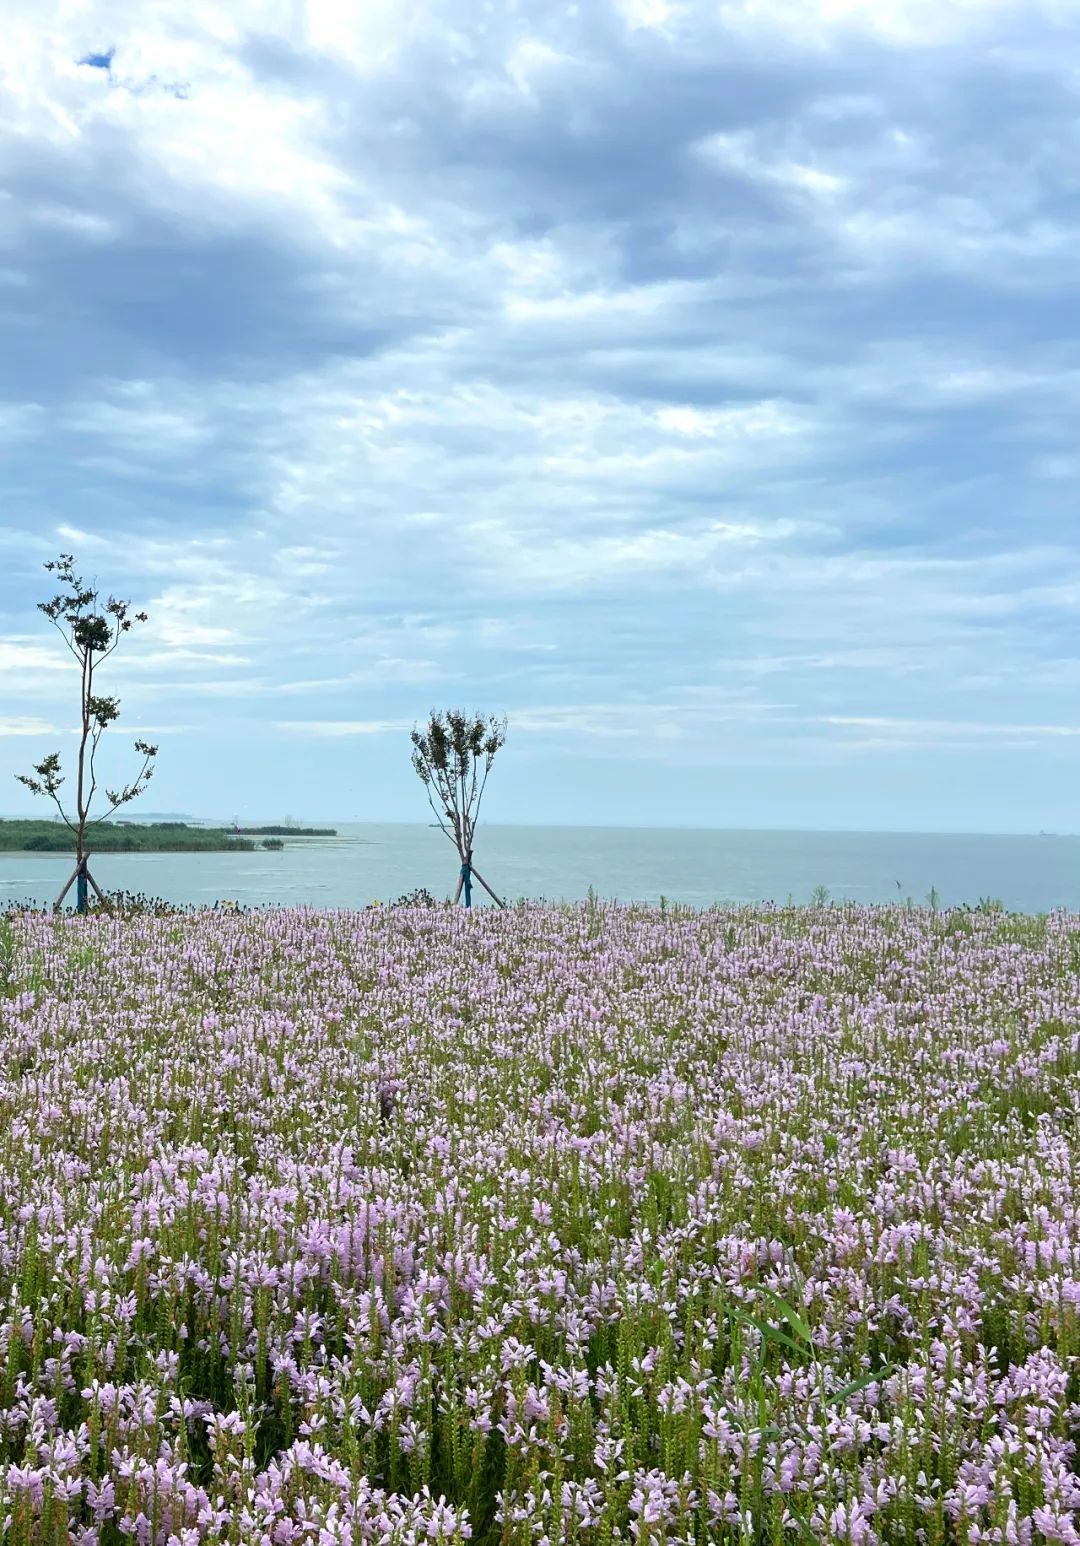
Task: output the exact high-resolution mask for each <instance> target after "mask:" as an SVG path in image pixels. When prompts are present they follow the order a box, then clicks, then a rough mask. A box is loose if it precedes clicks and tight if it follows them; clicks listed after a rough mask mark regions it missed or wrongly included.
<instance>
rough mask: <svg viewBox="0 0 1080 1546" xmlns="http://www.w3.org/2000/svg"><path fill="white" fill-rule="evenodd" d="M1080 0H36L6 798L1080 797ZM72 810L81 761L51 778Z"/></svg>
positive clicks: (6, 686) (26, 145)
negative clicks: (442, 761)
mask: <svg viewBox="0 0 1080 1546" xmlns="http://www.w3.org/2000/svg"><path fill="white" fill-rule="evenodd" d="M1078 61H1080V0H1056V3H1045V4H1041V3H1037V0H1023V3H1020V4H1013V3H1010V0H952V3H949V0H578V3H576V4H564V3H556V0H519V3H516V4H515V3H513V0H502V3H494V0H488V3H482V0H476V3H470V4H468V5H464V4H462V3H461V0H363V3H362V4H361V3H346V0H229V3H228V4H219V3H215V0H205V3H203V4H201V5H199V6H192V5H190V3H188V0H153V3H145V0H138V3H124V0H82V3H72V0H63V3H59V0H46V3H42V0H7V3H6V5H5V48H4V50H3V53H2V55H0V337H2V339H3V345H2V348H0V810H4V811H6V812H7V813H8V814H27V815H28V814H32V813H33V812H34V811H36V810H38V809H39V807H38V806H37V805H36V804H35V802H34V801H33V799H32V797H31V796H30V795H29V794H27V793H25V792H24V791H23V790H22V789H21V788H20V786H19V785H17V784H16V783H15V781H14V778H13V774H14V773H16V772H18V771H21V770H24V769H26V768H28V767H29V766H30V765H31V763H33V762H36V761H39V760H40V757H41V756H42V755H43V754H44V753H45V752H48V751H51V750H59V751H60V752H61V753H62V755H64V756H67V757H70V754H71V750H72V747H73V745H74V737H73V734H72V726H73V723H74V720H75V710H76V704H77V688H78V683H77V679H76V678H75V677H74V676H73V674H72V668H71V665H70V662H69V661H68V660H67V658H66V657H65V655H64V652H63V646H62V644H61V641H60V640H59V639H58V638H57V637H56V636H55V634H54V633H52V632H51V630H50V627H49V624H48V622H47V620H46V619H45V618H44V617H42V616H41V615H40V614H39V613H38V612H36V611H35V603H36V602H37V601H39V600H41V599H42V598H44V597H46V596H48V595H49V594H51V591H50V588H49V583H48V576H47V575H45V574H44V572H43V570H42V568H41V566H42V564H43V563H44V562H45V561H46V560H47V559H49V558H51V557H52V556H54V555H55V554H56V553H58V552H61V551H63V552H71V553H73V554H74V555H75V556H76V559H77V561H78V564H79V567H80V569H81V570H82V572H83V573H84V574H86V575H87V576H89V577H96V579H97V581H98V583H99V584H100V585H101V587H102V590H103V591H104V592H110V591H111V592H115V593H116V594H117V595H120V596H124V597H130V598H131V599H132V600H133V601H134V602H136V603H137V604H139V605H141V606H144V607H145V608H146V610H147V612H148V613H149V615H150V621H149V623H147V624H146V626H145V627H144V628H143V629H142V630H140V631H139V632H137V633H133V634H132V635H130V636H129V637H128V638H127V639H125V641H124V647H123V648H122V649H121V650H120V651H118V652H117V654H116V656H115V657H114V659H112V660H111V661H110V662H109V663H108V666H107V667H106V672H107V683H106V681H105V680H104V679H103V685H109V686H110V690H112V691H114V692H115V693H116V694H117V695H118V696H119V697H120V699H121V703H122V719H121V721H120V724H119V726H118V727H117V729H116V730H114V731H112V732H110V742H111V749H110V753H109V761H108V768H107V771H108V772H109V773H111V774H113V775H114V778H115V780H116V781H117V782H119V781H121V779H122V777H123V775H124V774H125V773H127V772H129V771H131V770H132V769H133V767H134V765H135V762H136V758H135V753H134V749H133V746H132V739H133V737H136V736H145V737H147V738H151V739H153V740H156V741H157V742H158V743H159V744H160V748H161V750H160V754H159V759H158V773H157V776H156V778H155V781H154V784H153V785H152V787H151V789H150V791H149V792H148V793H147V795H146V797H145V799H144V801H143V806H144V809H146V810H147V811H183V812H191V813H193V814H196V815H201V816H222V817H231V816H233V815H237V814H239V815H241V816H247V817H251V818H255V817H262V818H264V819H272V818H274V817H282V816H284V815H292V816H295V817H297V818H308V819H315V818H325V819H329V818H335V819H338V820H350V819H356V820H366V819H370V820H423V819H425V817H426V806H425V805H424V800H423V791H422V789H421V788H420V785H419V784H418V783H417V781H416V780H415V777H414V775H413V774H412V772H411V769H410V766H409V731H410V729H411V728H412V726H413V724H414V723H415V722H417V721H418V720H422V719H423V717H424V716H425V715H426V713H428V712H429V711H430V710H431V709H432V708H433V707H443V706H451V705H462V706H466V707H474V708H477V709H479V710H482V711H491V712H497V713H505V714H506V715H507V717H508V720H509V732H508V740H507V745H506V748H505V750H504V752H502V753H501V754H500V759H499V762H498V763H497V765H496V768H495V771H494V772H493V774H492V779H491V784H490V786H489V795H488V797H487V805H486V809H487V813H488V816H489V818H490V819H491V820H492V821H504V822H533V823H574V824H605V825H606V824H615V825H631V826H633V825H668V824H674V825H683V826H687V825H689V826H709V827H729V826H730V827H779V828H819V827H820V828H835V827H841V828H843V827H846V828H862V829H877V830H887V829H897V830H922V831H937V830H958V831H970V830H977V831H1038V830H1040V829H1046V830H1054V831H1076V830H1080V814H1078V810H1080V626H1078V602H1080V521H1078V519H1077V497H1076V496H1077V487H1078V478H1080V446H1078V441H1077V426H1078V422H1080V340H1078V332H1077V328H1078V321H1080V309H1078V300H1080V201H1078V195H1080V172H1078V167H1080V65H1078ZM42 813H44V810H43V809H42Z"/></svg>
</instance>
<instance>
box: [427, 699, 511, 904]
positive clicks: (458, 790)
mask: <svg viewBox="0 0 1080 1546" xmlns="http://www.w3.org/2000/svg"><path fill="white" fill-rule="evenodd" d="M505 744H506V720H505V719H497V718H496V717H495V716H494V715H493V714H489V715H488V716H487V717H485V716H484V715H482V714H466V713H463V712H462V711H461V710H460V709H448V710H446V711H445V712H444V713H435V712H434V711H432V714H431V718H430V719H429V720H428V722H427V724H426V725H425V727H424V729H423V730H414V731H413V733H412V747H413V752H412V765H413V767H414V768H415V770H416V773H417V776H418V777H419V779H420V781H421V782H422V783H423V785H424V788H425V790H426V791H427V797H428V804H429V805H430V806H431V809H432V811H433V813H434V815H435V820H436V823H437V825H438V826H439V828H440V830H441V831H443V832H445V833H446V836H447V837H448V838H449V839H450V841H451V842H452V843H453V845H454V847H455V848H456V849H457V852H458V858H459V859H460V860H461V872H460V874H459V876H458V883H457V890H456V891H455V892H454V901H455V902H456V901H457V899H458V897H459V896H460V895H461V893H462V891H463V890H464V892H465V906H466V907H471V906H472V882H473V880H474V879H475V880H478V881H479V882H480V884H481V885H482V886H483V888H484V890H485V891H486V892H487V894H488V895H489V896H490V897H491V898H492V900H493V901H495V902H497V903H498V905H499V906H500V907H503V906H505V903H504V902H503V901H502V900H501V899H500V898H499V897H497V896H496V895H495V893H494V891H492V889H491V887H490V886H489V885H488V883H487V881H486V880H485V879H484V877H483V876H482V875H480V874H478V873H477V871H476V869H475V868H474V867H473V837H474V835H475V833H476V822H477V817H478V816H479V813H480V802H481V801H482V800H483V798H484V790H485V789H486V788H487V781H488V774H489V773H490V772H491V764H492V763H493V762H494V761H495V754H496V752H498V751H499V750H500V748H501V747H503V746H504V745H505Z"/></svg>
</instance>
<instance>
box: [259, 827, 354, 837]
mask: <svg viewBox="0 0 1080 1546" xmlns="http://www.w3.org/2000/svg"><path fill="white" fill-rule="evenodd" d="M233 831H234V832H237V833H239V835H240V836H241V837H337V828H336V827H290V826H279V827H234V828H233Z"/></svg>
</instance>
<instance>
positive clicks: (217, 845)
mask: <svg viewBox="0 0 1080 1546" xmlns="http://www.w3.org/2000/svg"><path fill="white" fill-rule="evenodd" d="M88 836H89V846H90V847H91V848H92V849H93V851H94V852H95V853H122V854H127V853H215V852H221V851H222V850H227V849H236V850H237V851H238V852H241V853H252V852H254V850H255V849H256V848H258V847H259V844H257V843H254V842H252V841H250V839H249V838H246V837H243V836H237V835H236V834H235V833H233V832H231V831H229V830H228V829H227V828H225V827H193V826H189V825H188V824H187V823H186V822H183V821H154V822H145V823H143V822H134V821H106V822H102V824H101V825H100V826H99V827H93V828H91V829H90V832H89V834H88ZM74 851H75V835H74V833H73V832H72V831H71V829H70V828H69V827H66V826H65V825H64V823H63V822H61V821H17V820H0V853H49V854H66V853H74Z"/></svg>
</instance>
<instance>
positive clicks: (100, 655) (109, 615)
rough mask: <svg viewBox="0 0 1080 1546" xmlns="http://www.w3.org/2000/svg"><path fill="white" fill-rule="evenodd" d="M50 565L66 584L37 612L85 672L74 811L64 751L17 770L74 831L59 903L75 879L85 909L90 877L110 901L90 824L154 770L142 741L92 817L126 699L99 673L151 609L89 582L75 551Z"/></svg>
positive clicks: (152, 751) (152, 753)
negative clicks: (65, 797) (93, 855)
mask: <svg viewBox="0 0 1080 1546" xmlns="http://www.w3.org/2000/svg"><path fill="white" fill-rule="evenodd" d="M45 568H46V569H47V570H48V571H49V573H50V574H54V575H55V576H56V578H57V581H58V582H59V585H60V590H59V592H58V593H57V594H56V595H55V596H53V598H52V599H51V600H50V601H41V602H39V603H38V611H39V612H44V614H45V616H46V617H47V618H48V619H49V621H50V623H52V625H53V626H54V628H56V630H57V631H58V633H59V634H60V636H61V638H62V639H63V640H64V643H65V644H66V645H67V647H68V649H69V650H70V651H71V653H72V655H73V656H74V657H75V660H76V663H77V664H78V667H79V672H80V686H79V721H80V729H79V751H78V764H77V771H76V777H75V805H74V809H73V810H72V811H71V813H70V814H69V813H68V811H67V810H65V808H64V802H63V801H62V799H61V797H60V786H61V785H62V784H63V782H64V777H63V773H62V770H61V764H60V753H59V752H50V753H49V755H48V756H47V757H45V758H43V759H42V761H41V762H39V763H37V764H36V766H35V767H34V770H33V774H32V775H31V774H27V773H17V774H16V775H15V776H16V778H17V779H18V781H19V783H20V784H24V785H25V786H26V788H27V789H29V790H30V792H31V794H36V795H42V796H44V797H45V798H46V799H49V800H51V801H52V802H53V804H54V805H55V806H56V808H57V810H58V811H59V812H60V816H61V819H62V820H63V821H64V822H65V823H66V825H67V826H68V828H69V829H70V831H71V832H72V834H73V835H74V838H75V869H74V872H73V873H72V876H71V879H70V880H69V881H68V883H67V885H66V886H65V887H64V889H63V891H61V893H60V895H59V896H58V897H57V899H56V906H57V907H59V906H60V903H61V902H62V901H63V900H64V897H65V896H66V895H67V892H68V889H69V888H70V886H71V884H72V882H73V881H77V882H78V885H77V895H78V899H79V911H80V912H85V911H86V887H87V882H89V884H90V885H92V886H93V888H94V890H95V891H96V892H97V894H98V896H99V897H100V898H101V900H102V901H103V902H104V900H105V899H104V897H103V896H102V894H101V891H100V890H99V888H98V886H97V883H96V881H95V880H94V878H93V876H92V875H91V874H90V872H89V869H88V868H87V859H88V857H89V855H88V852H87V846H86V845H87V833H88V830H89V829H90V828H91V827H94V826H96V825H97V824H98V822H101V821H104V820H105V819H106V817H108V816H111V815H112V814H113V812H114V811H117V810H119V808H120V807H121V806H122V805H127V804H128V803H129V802H130V801H131V800H134V799H136V798H137V797H138V796H139V795H140V794H142V792H143V790H144V789H145V788H146V786H147V784H148V783H149V781H150V779H151V777H152V776H153V772H154V758H155V757H156V756H157V752H158V749H157V747H156V746H151V745H150V744H149V743H148V742H146V741H136V742H135V750H136V751H137V752H138V753H139V755H140V757H141V758H142V766H141V767H140V768H139V771H138V772H137V773H136V775H135V777H134V778H133V779H132V781H131V782H130V783H129V784H123V785H121V787H120V788H119V789H108V788H107V789H106V790H105V801H106V809H105V810H103V811H102V812H101V814H100V815H99V816H95V817H93V818H91V814H90V812H91V808H92V806H93V802H94V796H95V794H96V793H97V787H98V785H97V753H98V748H99V746H100V744H101V738H102V736H103V735H104V734H105V731H106V730H107V729H108V728H109V726H110V725H112V724H115V722H116V720H117V719H118V718H119V715H120V703H119V700H118V699H116V698H110V697H108V696H106V695H104V694H102V693H100V692H98V691H97V689H96V684H95V676H96V673H97V672H98V671H99V670H100V668H101V665H102V663H103V662H104V661H105V660H107V659H108V657H109V656H110V655H111V654H112V653H113V652H114V651H115V649H116V647H117V645H118V644H119V643H120V640H121V639H122V638H123V636H124V635H125V634H126V633H130V632H131V629H132V627H133V626H134V624H135V623H145V622H146V621H147V615H146V613H145V612H132V610H131V603H130V602H129V601H118V600H117V599H116V597H115V596H109V597H108V598H107V599H106V600H105V601H102V599H101V593H100V592H99V590H98V588H97V584H96V582H95V583H94V584H92V585H88V584H87V583H86V581H85V580H83V578H82V577H81V576H80V575H77V574H76V573H75V560H74V558H73V557H72V556H71V554H70V553H61V554H60V557H59V558H58V559H54V560H53V561H52V562H51V563H48V564H46V565H45Z"/></svg>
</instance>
